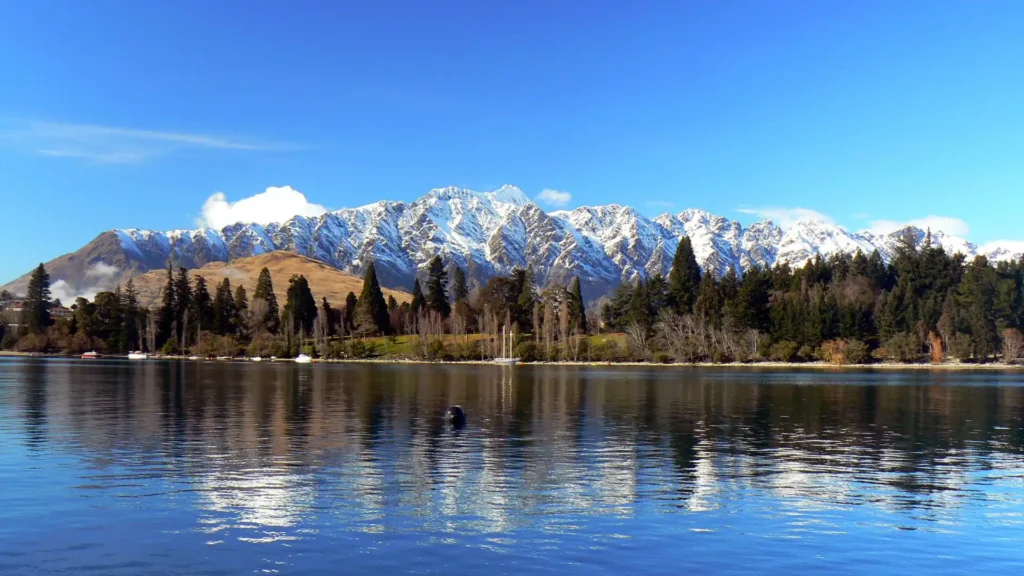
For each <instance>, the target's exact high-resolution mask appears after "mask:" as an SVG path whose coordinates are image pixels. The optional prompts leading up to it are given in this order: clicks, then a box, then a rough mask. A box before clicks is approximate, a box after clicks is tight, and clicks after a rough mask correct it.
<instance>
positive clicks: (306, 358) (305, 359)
mask: <svg viewBox="0 0 1024 576" xmlns="http://www.w3.org/2000/svg"><path fill="white" fill-rule="evenodd" d="M295 361H296V362H298V363H299V364H309V363H310V362H312V361H313V357H312V356H310V355H308V354H299V355H298V356H296V357H295Z"/></svg>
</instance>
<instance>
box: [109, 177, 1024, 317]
mask: <svg viewBox="0 0 1024 576" xmlns="http://www.w3.org/2000/svg"><path fill="white" fill-rule="evenodd" d="M908 231H909V232H910V233H911V234H912V235H913V239H914V241H915V242H916V243H917V244H918V245H922V244H923V243H924V242H925V241H926V240H925V238H926V237H927V236H928V234H927V231H922V230H920V229H918V228H904V229H903V230H898V231H895V232H891V233H886V234H873V233H871V232H867V231H865V232H859V233H853V232H850V231H848V230H846V229H844V228H842V227H840V226H838V225H836V224H835V223H833V222H830V221H828V220H826V219H823V218H806V219H803V220H800V221H798V222H796V223H795V224H793V225H792V226H791V227H789V228H788V229H786V230H783V229H781V228H780V227H778V226H776V225H775V224H774V223H772V222H771V221H770V220H764V221H761V222H757V223H754V224H751V225H750V226H749V227H744V226H743V225H742V224H741V223H739V222H738V221H735V220H730V219H728V218H724V217H722V216H718V215H716V214H712V213H710V212H706V211H704V210H698V209H690V210H684V211H682V212H679V213H677V214H662V215H660V216H657V217H656V218H648V217H646V216H644V215H643V214H641V213H640V212H639V211H637V210H636V209H634V208H631V207H629V206H623V205H618V204H611V205H607V206H583V207H579V208H576V209H573V210H559V211H552V212H545V211H544V210H542V209H541V208H540V207H538V206H537V205H536V204H535V203H533V202H531V201H530V199H529V198H528V197H527V196H526V194H524V193H523V191H522V190H520V189H519V188H517V187H515V186H511V185H505V186H502V187H501V188H498V189H497V190H492V191H489V192H478V191H473V190H468V189H465V188H459V187H455V186H449V187H444V188H435V189H433V190H430V191H428V192H427V193H426V194H424V195H422V196H420V197H419V198H417V199H415V200H413V201H412V202H392V201H380V202H374V203H372V204H367V205H364V206H360V207H357V208H344V209H341V210H335V211H333V212H329V213H326V214H322V215H320V216H315V217H306V216H296V217H294V218H291V219H289V220H288V221H286V222H284V223H280V224H267V225H261V224H256V223H246V222H239V223H237V224H233V225H231V226H226V227H224V228H223V229H221V230H213V229H201V230H174V231H169V232H156V231H149V230H138V229H124V230H116V231H114V232H115V234H112V235H111V237H112V238H114V239H115V240H114V242H115V243H117V244H119V255H113V256H111V257H110V258H108V259H107V261H110V262H114V261H120V262H126V261H127V262H128V264H126V266H130V267H131V270H132V271H145V270H147V269H152V268H158V267H165V266H167V265H168V263H171V264H173V265H175V266H178V265H182V266H188V267H197V266H201V265H203V264H205V263H207V262H210V261H226V260H231V259H234V258H240V257H245V256H252V255H256V254H262V253H264V252H270V251H273V250H288V251H291V252H296V253H298V254H301V255H303V256H307V257H310V258H314V259H317V260H320V261H322V262H325V263H327V264H329V265H331V266H334V267H336V268H339V269H341V270H344V271H346V272H351V273H353V274H362V273H363V272H364V271H365V269H366V266H367V265H368V264H369V263H370V262H374V263H375V264H376V268H377V273H378V275H379V277H380V279H381V282H382V283H383V284H384V285H385V286H388V287H399V288H408V287H409V286H410V285H411V284H412V279H413V278H414V277H416V276H418V275H422V274H423V273H424V271H425V268H426V265H427V263H428V262H429V260H430V259H431V258H433V257H434V256H436V255H440V256H441V257H442V258H443V259H444V260H445V261H446V262H448V263H449V264H452V265H458V266H461V267H463V268H464V269H465V270H466V271H467V275H468V276H469V280H470V284H471V287H479V286H481V285H483V284H484V283H486V281H487V280H488V279H489V278H490V277H491V276H494V275H496V274H507V273H509V272H510V271H511V270H512V268H514V267H530V268H532V269H533V272H534V275H535V277H536V278H537V279H538V281H539V282H540V283H541V284H567V283H568V282H569V281H571V279H572V277H573V276H577V275H578V276H579V277H580V279H581V281H582V283H583V287H584V291H585V293H586V294H587V295H588V297H596V296H600V295H602V294H606V293H608V292H609V291H611V290H614V289H615V288H616V287H617V286H618V285H619V283H621V282H631V281H635V280H636V279H637V278H648V277H651V276H654V275H657V274H662V275H667V274H668V273H669V272H670V271H671V265H672V258H673V256H674V255H675V251H676V248H677V247H678V245H679V241H680V239H681V238H683V237H684V236H685V237H687V238H689V239H690V243H691V245H692V246H693V250H694V254H695V256H696V258H697V262H698V263H699V264H700V266H701V267H702V268H703V270H704V271H705V272H708V273H713V274H717V275H722V274H725V273H726V272H727V271H728V270H729V269H730V268H735V269H736V271H737V272H738V273H740V274H742V273H743V272H744V271H745V270H748V269H750V268H751V267H752V266H761V267H771V266H774V265H775V264H780V263H786V264H789V265H791V266H802V265H803V264H804V263H805V262H806V261H807V260H808V259H811V258H814V257H815V256H817V255H821V256H822V257H828V256H831V255H834V254H839V253H847V254H852V253H854V252H856V251H858V250H860V251H862V252H864V253H870V252H872V251H874V250H878V251H879V253H880V254H881V255H882V256H883V258H885V259H890V258H892V256H893V255H894V254H895V251H896V248H897V246H899V243H900V242H901V238H902V237H903V235H905V234H906V233H907V232H908ZM930 238H931V242H932V244H933V245H937V246H942V247H943V248H944V249H946V250H950V251H953V252H960V253H963V254H964V255H965V256H967V257H969V258H971V257H973V256H975V255H985V256H987V257H989V258H990V259H992V260H1009V259H1011V258H1017V257H1020V255H1021V252H1022V251H1024V242H998V243H991V244H988V245H985V246H983V247H980V248H979V247H978V246H976V245H974V244H972V243H970V242H968V241H967V240H965V239H963V238H958V237H955V236H952V235H948V234H945V233H943V232H942V231H939V230H932V231H931V236H930Z"/></svg>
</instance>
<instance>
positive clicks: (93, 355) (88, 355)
mask: <svg viewBox="0 0 1024 576" xmlns="http://www.w3.org/2000/svg"><path fill="white" fill-rule="evenodd" d="M99 357H100V355H99V354H97V353H96V351H95V350H90V351H88V352H86V353H85V354H82V358H84V359H85V360H95V359H96V358H99Z"/></svg>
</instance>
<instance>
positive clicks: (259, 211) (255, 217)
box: [196, 186, 327, 230]
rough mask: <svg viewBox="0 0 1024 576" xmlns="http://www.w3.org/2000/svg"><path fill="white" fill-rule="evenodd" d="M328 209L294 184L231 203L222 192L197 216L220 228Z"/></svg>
mask: <svg viewBox="0 0 1024 576" xmlns="http://www.w3.org/2000/svg"><path fill="white" fill-rule="evenodd" d="M324 212H327V209H326V208H324V207H323V206H321V205H320V204H314V203H312V202H310V201H308V200H306V196H305V194H303V193H302V192H299V191H298V190H295V189H293V188H292V187H291V186H281V187H273V186H272V187H270V188H267V190H266V191H265V192H261V193H259V194H256V195H255V196H250V197H248V198H243V199H242V200H238V201H237V202H228V199H227V196H225V195H224V193H223V192H216V193H214V194H213V195H212V196H210V197H209V198H207V199H206V202H205V203H204V204H203V212H202V215H201V216H200V217H199V218H196V225H197V226H199V227H202V228H206V227H209V228H216V229H218V230H219V229H221V228H223V227H225V226H229V225H231V224H235V223H237V222H256V223H258V224H270V223H271V222H284V221H286V220H288V219H289V218H291V217H293V216H319V215H321V214H323V213H324Z"/></svg>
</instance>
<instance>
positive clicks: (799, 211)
mask: <svg viewBox="0 0 1024 576" xmlns="http://www.w3.org/2000/svg"><path fill="white" fill-rule="evenodd" d="M736 211H737V212H739V213H741V214H753V215H755V216H758V217H760V218H768V219H770V220H771V221H772V222H774V223H775V224H777V225H778V226H779V227H781V228H782V229H783V230H785V229H787V228H789V227H791V226H792V225H793V224H796V223H797V222H799V221H801V220H823V221H825V222H830V223H831V222H833V220H832V219H831V218H829V217H828V216H826V215H824V214H822V213H821V212H818V211H817V210H811V209H810V208H785V207H780V206H763V207H753V208H752V207H743V208H737V209H736Z"/></svg>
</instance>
